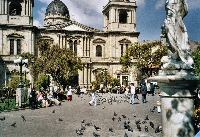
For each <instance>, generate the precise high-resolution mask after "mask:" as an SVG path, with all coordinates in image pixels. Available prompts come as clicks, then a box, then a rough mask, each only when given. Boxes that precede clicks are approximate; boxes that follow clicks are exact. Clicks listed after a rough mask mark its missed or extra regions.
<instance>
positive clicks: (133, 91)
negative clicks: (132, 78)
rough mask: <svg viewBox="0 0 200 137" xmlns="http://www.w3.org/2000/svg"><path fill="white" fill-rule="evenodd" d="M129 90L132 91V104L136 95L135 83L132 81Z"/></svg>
mask: <svg viewBox="0 0 200 137" xmlns="http://www.w3.org/2000/svg"><path fill="white" fill-rule="evenodd" d="M129 92H130V104H134V95H135V87H134V83H131V85H130V87H129Z"/></svg>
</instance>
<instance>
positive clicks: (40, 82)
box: [34, 73, 50, 90]
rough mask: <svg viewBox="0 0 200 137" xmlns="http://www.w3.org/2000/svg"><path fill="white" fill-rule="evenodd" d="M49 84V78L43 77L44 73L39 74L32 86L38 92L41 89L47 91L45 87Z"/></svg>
mask: <svg viewBox="0 0 200 137" xmlns="http://www.w3.org/2000/svg"><path fill="white" fill-rule="evenodd" d="M49 84H50V80H49V76H47V75H45V74H44V73H41V74H39V75H38V78H37V80H36V82H35V84H34V87H35V88H36V89H37V90H39V89H40V88H41V87H43V88H44V89H47V87H48V86H49Z"/></svg>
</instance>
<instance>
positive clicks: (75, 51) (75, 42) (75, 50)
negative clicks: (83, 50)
mask: <svg viewBox="0 0 200 137" xmlns="http://www.w3.org/2000/svg"><path fill="white" fill-rule="evenodd" d="M74 53H75V55H77V40H75V41H74Z"/></svg>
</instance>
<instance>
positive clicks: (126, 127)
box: [124, 121, 128, 129]
mask: <svg viewBox="0 0 200 137" xmlns="http://www.w3.org/2000/svg"><path fill="white" fill-rule="evenodd" d="M124 128H125V129H128V124H127V122H126V121H124Z"/></svg>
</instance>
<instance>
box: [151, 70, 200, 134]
mask: <svg viewBox="0 0 200 137" xmlns="http://www.w3.org/2000/svg"><path fill="white" fill-rule="evenodd" d="M172 71H173V74H174V75H172V73H171V72H172ZM160 72H161V73H159V76H155V77H151V78H149V79H148V82H158V85H159V86H160V91H161V94H160V96H161V109H162V127H163V131H162V133H163V137H193V136H194V134H195V130H194V98H193V97H194V91H195V89H196V88H197V87H198V83H199V82H200V81H199V80H200V79H199V77H195V76H194V75H192V73H191V72H189V71H188V72H187V73H185V72H186V71H185V70H181V71H178V70H167V71H163V70H161V71H160ZM163 72H164V73H163ZM163 74H170V75H163Z"/></svg>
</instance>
